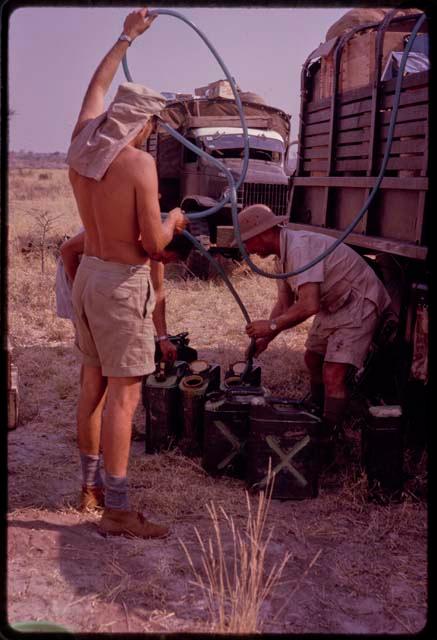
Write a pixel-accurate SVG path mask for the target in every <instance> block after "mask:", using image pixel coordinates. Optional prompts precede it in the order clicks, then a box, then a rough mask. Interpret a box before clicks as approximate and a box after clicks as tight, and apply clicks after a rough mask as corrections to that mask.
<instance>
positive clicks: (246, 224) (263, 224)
mask: <svg viewBox="0 0 437 640" xmlns="http://www.w3.org/2000/svg"><path fill="white" fill-rule="evenodd" d="M238 222H239V225H240V234H241V240H242V241H243V242H245V241H246V240H249V238H253V237H254V236H257V235H258V234H260V233H262V232H263V231H267V229H271V228H272V227H275V226H276V225H277V224H281V223H282V222H288V217H287V216H276V215H275V214H274V213H273V211H272V210H271V209H270V208H269V207H268V206H267V205H265V204H252V205H250V207H246V208H245V209H243V211H241V213H240V214H239V215H238ZM236 246H237V240H236V237H235V232H234V240H233V241H232V243H231V247H236Z"/></svg>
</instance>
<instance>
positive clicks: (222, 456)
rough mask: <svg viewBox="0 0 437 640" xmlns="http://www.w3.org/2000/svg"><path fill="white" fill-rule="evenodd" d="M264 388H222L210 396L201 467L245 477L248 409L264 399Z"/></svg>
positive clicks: (211, 471) (221, 473) (216, 473)
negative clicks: (252, 404)
mask: <svg viewBox="0 0 437 640" xmlns="http://www.w3.org/2000/svg"><path fill="white" fill-rule="evenodd" d="M266 393H267V391H266V390H265V389H264V388H263V387H248V386H247V387H244V389H242V388H241V387H239V388H234V389H227V390H226V389H222V390H221V391H218V392H216V393H213V394H211V395H210V396H208V397H207V399H206V402H205V412H204V434H203V454H202V466H203V468H204V469H205V471H207V472H208V473H210V474H211V475H229V476H233V477H236V478H244V475H245V463H246V458H245V446H246V442H247V438H248V434H249V409H250V405H251V403H253V402H259V401H263V398H264V395H265V394H266Z"/></svg>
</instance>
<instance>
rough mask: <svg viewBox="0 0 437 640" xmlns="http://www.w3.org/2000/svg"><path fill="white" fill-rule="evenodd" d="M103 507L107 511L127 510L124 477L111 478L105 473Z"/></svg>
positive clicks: (126, 486)
mask: <svg viewBox="0 0 437 640" xmlns="http://www.w3.org/2000/svg"><path fill="white" fill-rule="evenodd" d="M105 489H106V490H105V507H108V508H109V509H129V499H128V496H127V489H128V484H127V478H126V476H121V477H120V476H111V475H110V474H109V473H105Z"/></svg>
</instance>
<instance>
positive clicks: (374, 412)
mask: <svg viewBox="0 0 437 640" xmlns="http://www.w3.org/2000/svg"><path fill="white" fill-rule="evenodd" d="M361 456H362V464H363V466H364V468H365V470H366V474H367V484H368V498H369V500H374V501H378V502H385V501H386V500H390V499H395V500H396V499H399V498H400V496H401V492H402V486H403V432H402V409H401V407H400V406H399V405H382V406H373V407H369V414H368V421H367V423H366V424H365V425H363V428H362V431H361Z"/></svg>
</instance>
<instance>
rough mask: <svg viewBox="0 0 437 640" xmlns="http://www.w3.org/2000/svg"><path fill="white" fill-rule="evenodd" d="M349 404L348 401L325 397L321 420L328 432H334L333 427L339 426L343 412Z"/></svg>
mask: <svg viewBox="0 0 437 640" xmlns="http://www.w3.org/2000/svg"><path fill="white" fill-rule="evenodd" d="M348 403H349V399H348V398H346V397H344V398H335V397H332V396H326V397H325V404H324V408H323V419H324V422H325V423H326V425H327V426H328V427H329V428H330V430H334V427H335V426H339V425H340V423H341V421H342V419H343V417H344V414H345V411H346V407H347V405H348Z"/></svg>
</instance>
